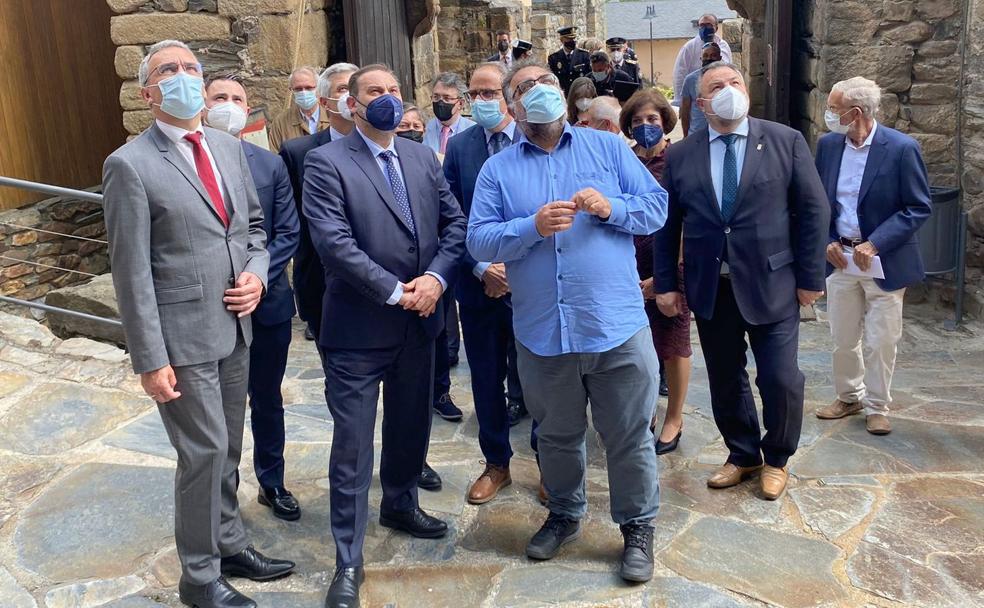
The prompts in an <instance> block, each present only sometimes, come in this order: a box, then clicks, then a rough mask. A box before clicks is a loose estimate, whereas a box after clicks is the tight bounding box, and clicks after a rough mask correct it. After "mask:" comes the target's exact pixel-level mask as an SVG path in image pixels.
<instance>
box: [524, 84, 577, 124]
mask: <svg viewBox="0 0 984 608" xmlns="http://www.w3.org/2000/svg"><path fill="white" fill-rule="evenodd" d="M519 103H521V104H523V109H525V110H526V122H528V123H531V124H534V125H545V124H547V123H551V122H554V121H556V120H558V119H560V117H561V116H563V115H564V114H566V113H567V104H566V103H564V94H563V93H561V92H560V89H558V88H557V87H555V86H553V85H549V84H542V83H541V84H537V85H535V86H534V87H533V88H532V89H530V90H529V91H527V92H526V94H525V95H523V96H522V97H521V98H520V100H519Z"/></svg>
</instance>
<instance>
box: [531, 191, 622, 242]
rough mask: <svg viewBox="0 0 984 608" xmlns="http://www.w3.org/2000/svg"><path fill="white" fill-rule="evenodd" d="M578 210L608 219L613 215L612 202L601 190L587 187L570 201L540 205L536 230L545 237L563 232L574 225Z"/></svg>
mask: <svg viewBox="0 0 984 608" xmlns="http://www.w3.org/2000/svg"><path fill="white" fill-rule="evenodd" d="M578 211H584V212H585V213H590V214H591V215H597V216H598V218H599V219H601V220H607V219H608V218H609V217H611V215H612V204H611V203H610V202H609V201H608V198H606V197H605V195H604V194H602V193H601V192H598V191H597V190H595V189H594V188H585V189H584V190H580V191H578V192H577V193H576V194H574V196H573V197H572V198H571V200H569V201H554V202H552V203H547V204H546V205H544V206H542V207H540V210H539V211H537V212H536V231H537V232H539V233H540V236H542V237H544V238H547V237H549V236H553V235H554V234H556V233H558V232H563V231H564V230H567V229H569V228H570V227H571V226H573V225H574V216H575V215H576V214H577V212H578Z"/></svg>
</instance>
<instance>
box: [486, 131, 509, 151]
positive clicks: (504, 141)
mask: <svg viewBox="0 0 984 608" xmlns="http://www.w3.org/2000/svg"><path fill="white" fill-rule="evenodd" d="M489 145H490V146H491V148H492V154H493V155H495V154H498V153H499V152H502V151H503V150H504V149H505V148H507V147H509V138H508V137H506V133H505V132H504V131H499V132H498V133H493V134H492V138H491V139H490V140H489Z"/></svg>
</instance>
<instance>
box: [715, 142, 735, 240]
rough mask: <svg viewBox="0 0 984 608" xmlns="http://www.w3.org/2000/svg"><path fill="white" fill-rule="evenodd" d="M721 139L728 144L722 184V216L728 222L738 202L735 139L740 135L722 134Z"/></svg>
mask: <svg viewBox="0 0 984 608" xmlns="http://www.w3.org/2000/svg"><path fill="white" fill-rule="evenodd" d="M719 139H720V140H721V141H723V142H724V145H725V146H727V150H725V152H724V176H723V179H722V184H721V186H722V187H721V217H722V218H724V221H726V222H727V221H728V220H730V219H731V215H732V214H733V213H734V212H735V204H736V203H737V202H738V156H737V154H736V153H735V140H736V139H738V136H737V135H735V134H734V133H731V134H728V135H722V136H721V137H720V138H719Z"/></svg>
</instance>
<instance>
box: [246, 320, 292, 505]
mask: <svg viewBox="0 0 984 608" xmlns="http://www.w3.org/2000/svg"><path fill="white" fill-rule="evenodd" d="M290 337H291V334H290V320H287V321H284V322H283V323H277V324H276V325H261V324H259V323H256V322H254V323H253V343H252V345H251V346H250V349H249V407H250V428H251V429H252V431H253V468H254V469H255V471H256V480H257V481H259V483H260V485H261V486H262V487H264V488H275V487H278V486H283V485H284V441H285V436H284V398H283V395H282V394H281V392H280V385H281V383H282V382H283V380H284V372H285V371H286V370H287V351H288V350H289V348H290Z"/></svg>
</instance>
